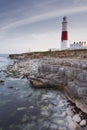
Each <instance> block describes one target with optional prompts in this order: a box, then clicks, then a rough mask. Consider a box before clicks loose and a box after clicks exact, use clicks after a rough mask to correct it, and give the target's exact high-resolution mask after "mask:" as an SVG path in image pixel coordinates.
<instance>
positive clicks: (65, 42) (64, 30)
mask: <svg viewBox="0 0 87 130" xmlns="http://www.w3.org/2000/svg"><path fill="white" fill-rule="evenodd" d="M67 48H68V20H67V17H66V16H65V17H63V22H62V34H61V50H66V49H67Z"/></svg>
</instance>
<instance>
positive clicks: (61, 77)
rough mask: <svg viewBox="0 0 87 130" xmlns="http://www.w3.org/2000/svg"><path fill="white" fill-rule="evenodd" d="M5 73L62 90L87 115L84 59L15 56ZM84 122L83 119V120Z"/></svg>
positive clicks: (86, 63) (41, 86)
mask: <svg viewBox="0 0 87 130" xmlns="http://www.w3.org/2000/svg"><path fill="white" fill-rule="evenodd" d="M6 73H7V74H8V75H9V76H11V77H16V78H18V77H21V78H27V79H28V80H29V81H30V82H31V84H32V86H34V87H38V88H47V87H48V88H55V89H57V90H60V91H62V92H63V93H64V94H65V96H66V97H67V98H68V99H69V100H71V101H72V102H73V103H75V104H76V106H77V107H78V108H80V109H81V110H82V111H83V112H84V113H86V114H87V59H86V58H84V59H82V58H62V59H61V58H52V57H43V58H35V59H31V58H29V57H28V58H25V57H20V56H18V58H17V57H16V59H15V61H14V64H13V65H10V66H9V67H8V68H7V70H6ZM86 114H85V115H86ZM77 117H78V116H77ZM85 121H86V120H85ZM85 121H84V120H83V121H82V123H84V122H85ZM76 122H80V121H76ZM82 123H81V122H80V124H82Z"/></svg>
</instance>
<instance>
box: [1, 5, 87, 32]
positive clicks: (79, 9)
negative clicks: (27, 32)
mask: <svg viewBox="0 0 87 130" xmlns="http://www.w3.org/2000/svg"><path fill="white" fill-rule="evenodd" d="M84 11H87V6H80V7H75V8H74V7H73V8H67V9H66V8H65V9H61V10H54V11H49V12H48V13H42V14H39V15H35V16H32V17H25V18H23V19H19V20H16V21H14V22H11V23H9V24H7V25H5V26H2V27H1V28H0V31H6V30H9V29H13V28H16V27H20V26H22V25H27V24H32V23H35V22H39V21H44V20H47V19H53V18H55V17H59V16H61V15H68V14H76V13H80V12H84Z"/></svg>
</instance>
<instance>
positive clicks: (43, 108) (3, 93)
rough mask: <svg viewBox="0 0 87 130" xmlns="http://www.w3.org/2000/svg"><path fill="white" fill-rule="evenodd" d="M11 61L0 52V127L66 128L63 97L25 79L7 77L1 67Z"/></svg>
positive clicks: (21, 129)
mask: <svg viewBox="0 0 87 130" xmlns="http://www.w3.org/2000/svg"><path fill="white" fill-rule="evenodd" d="M13 61H14V60H10V59H9V58H8V55H7V54H0V80H1V81H3V82H0V130H59V129H62V130H69V129H68V126H67V120H66V119H67V115H66V114H64V112H66V109H67V108H68V102H67V100H66V98H65V96H64V95H63V94H62V93H61V92H59V91H56V90H52V89H35V88H33V87H32V86H31V85H30V82H29V81H28V80H27V79H20V78H14V77H9V76H8V75H7V74H5V71H4V70H5V69H6V67H7V66H8V65H9V64H12V63H13ZM61 122H62V123H61Z"/></svg>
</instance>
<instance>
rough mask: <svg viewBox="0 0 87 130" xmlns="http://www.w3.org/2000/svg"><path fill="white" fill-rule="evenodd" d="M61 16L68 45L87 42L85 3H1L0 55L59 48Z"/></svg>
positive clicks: (9, 0) (24, 0)
mask: <svg viewBox="0 0 87 130" xmlns="http://www.w3.org/2000/svg"><path fill="white" fill-rule="evenodd" d="M63 16H67V17H68V22H69V28H68V30H69V43H72V42H74V41H87V0H0V46H1V47H0V53H22V52H28V51H44V50H48V49H50V48H59V47H60V42H61V22H62V18H63Z"/></svg>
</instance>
